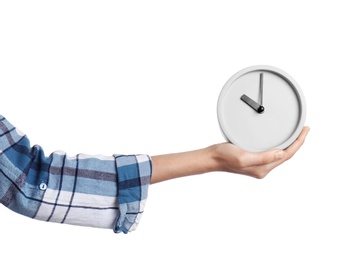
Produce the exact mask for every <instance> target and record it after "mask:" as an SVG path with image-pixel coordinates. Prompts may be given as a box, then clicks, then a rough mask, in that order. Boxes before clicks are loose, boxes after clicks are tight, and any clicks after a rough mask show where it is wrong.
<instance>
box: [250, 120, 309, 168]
mask: <svg viewBox="0 0 348 260" xmlns="http://www.w3.org/2000/svg"><path fill="white" fill-rule="evenodd" d="M309 130H310V128H309V127H308V126H306V127H304V128H303V129H302V131H301V133H300V135H299V136H298V138H297V139H296V140H295V141H294V142H293V143H292V144H291V146H289V147H288V148H286V149H285V150H269V151H265V152H261V153H252V154H250V158H249V166H261V165H268V167H269V168H272V169H273V168H275V167H277V166H278V165H280V164H282V163H283V162H284V161H286V160H288V159H290V158H291V157H292V156H293V155H294V154H295V153H296V152H297V151H298V150H299V149H300V148H301V146H302V145H303V143H304V141H305V139H306V136H307V134H308V132H309Z"/></svg>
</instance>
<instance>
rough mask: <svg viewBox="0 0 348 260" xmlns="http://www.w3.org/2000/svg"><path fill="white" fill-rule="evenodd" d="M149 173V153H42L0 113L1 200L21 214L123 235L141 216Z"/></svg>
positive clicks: (130, 229) (150, 168) (38, 147)
mask: <svg viewBox="0 0 348 260" xmlns="http://www.w3.org/2000/svg"><path fill="white" fill-rule="evenodd" d="M151 172H152V166H151V158H150V157H149V156H147V155H120V154H115V155H112V156H102V155H93V156H91V155H87V154H78V155H76V156H72V157H71V156H68V155H67V154H66V153H65V152H60V151H57V152H54V153H52V154H50V155H49V156H45V154H44V151H43V149H42V148H41V147H40V146H38V145H34V146H32V147H31V146H30V142H29V139H28V138H27V136H26V135H25V134H23V133H22V132H21V131H20V130H18V129H17V128H15V127H14V126H13V125H12V124H11V123H10V122H9V121H7V119H6V118H4V117H3V116H1V115H0V203H1V204H3V205H4V206H6V207H8V208H9V209H11V210H13V211H14V212H17V213H19V214H22V215H25V216H27V217H30V218H34V219H38V220H43V221H48V222H57V223H66V224H72V225H81V226H89V227H98V228H110V229H113V230H114V232H116V233H119V232H123V233H127V232H129V231H133V230H135V229H136V227H137V226H138V223H139V221H140V218H141V216H142V214H143V211H144V207H145V202H146V199H147V195H148V188H149V184H150V179H151Z"/></svg>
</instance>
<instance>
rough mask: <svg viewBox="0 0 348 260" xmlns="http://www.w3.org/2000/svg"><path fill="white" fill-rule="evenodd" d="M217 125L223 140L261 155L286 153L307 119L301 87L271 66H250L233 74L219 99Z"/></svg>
mask: <svg viewBox="0 0 348 260" xmlns="http://www.w3.org/2000/svg"><path fill="white" fill-rule="evenodd" d="M217 113H218V121H219V124H220V128H221V130H222V133H223V135H224V136H225V138H226V139H227V140H228V141H229V142H231V143H233V144H235V145H237V146H238V147H240V148H242V149H245V150H248V151H252V152H260V151H265V150H269V149H285V148H287V147H288V146H290V145H291V144H292V143H293V142H294V141H295V140H296V138H297V137H298V136H299V134H300V132H301V130H302V128H303V126H304V123H305V118H306V102H305V98H304V95H303V93H302V90H301V88H300V86H299V85H298V84H297V83H296V81H295V80H294V79H293V78H292V77H291V76H290V75H289V74H287V73H286V72H284V71H282V70H280V69H278V68H275V67H272V66H265V65H260V66H252V67H248V68H245V69H243V70H241V71H239V72H237V73H236V74H234V75H233V76H232V77H231V78H230V79H229V80H228V81H227V82H226V84H225V85H224V87H223V88H222V90H221V93H220V95H219V99H218V106H217Z"/></svg>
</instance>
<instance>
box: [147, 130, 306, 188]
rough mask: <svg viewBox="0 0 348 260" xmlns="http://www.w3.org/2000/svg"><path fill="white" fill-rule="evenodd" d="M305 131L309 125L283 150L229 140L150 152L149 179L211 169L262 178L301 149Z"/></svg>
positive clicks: (156, 179) (185, 174)
mask: <svg viewBox="0 0 348 260" xmlns="http://www.w3.org/2000/svg"><path fill="white" fill-rule="evenodd" d="M308 132H309V127H304V128H303V130H302V132H301V134H300V135H299V137H298V138H297V140H296V141H295V142H294V143H293V144H292V145H291V146H289V147H288V148H287V149H285V150H269V151H265V152H260V153H252V152H247V151H244V150H242V149H240V148H238V147H237V146H235V145H233V144H231V143H222V144H216V145H212V146H209V147H207V148H204V149H200V150H195V151H190V152H183V153H175V154H167V155H158V156H153V157H152V167H153V168H152V178H151V183H152V184H153V183H157V182H161V181H165V180H169V179H173V178H178V177H185V176H190V175H195V174H201V173H207V172H212V171H225V172H232V173H238V174H244V175H247V176H251V177H255V178H259V179H261V178H264V177H265V176H266V175H267V174H268V173H269V172H270V171H271V170H273V169H274V168H275V167H277V166H278V165H280V164H282V163H283V162H285V161H287V160H288V159H290V158H291V157H292V156H293V155H294V154H295V153H296V152H297V151H298V149H300V147H301V146H302V144H303V143H304V141H305V138H306V136H307V134H308Z"/></svg>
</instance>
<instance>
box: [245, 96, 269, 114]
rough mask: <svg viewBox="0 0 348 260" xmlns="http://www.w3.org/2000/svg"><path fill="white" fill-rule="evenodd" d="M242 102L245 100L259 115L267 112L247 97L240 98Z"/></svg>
mask: <svg viewBox="0 0 348 260" xmlns="http://www.w3.org/2000/svg"><path fill="white" fill-rule="evenodd" d="M240 99H241V100H243V101H244V102H245V103H246V104H247V105H249V106H250V107H251V108H252V109H254V110H255V111H256V112H257V113H259V114H262V113H263V112H264V111H265V108H264V107H263V106H262V105H260V104H258V103H257V102H255V101H254V100H252V99H251V98H250V97H248V96H247V95H243V96H241V97H240Z"/></svg>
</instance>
